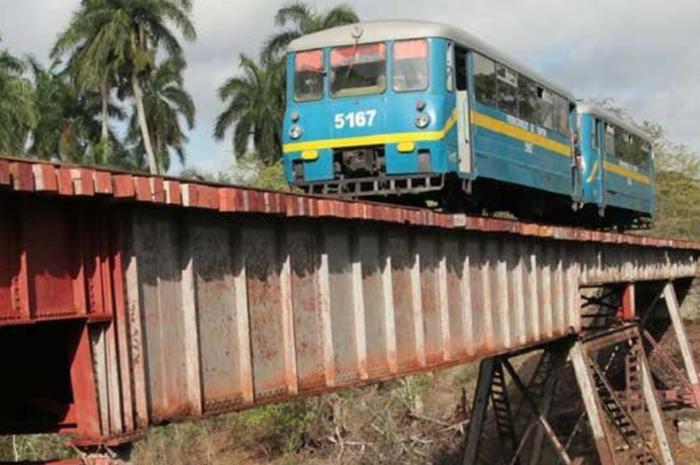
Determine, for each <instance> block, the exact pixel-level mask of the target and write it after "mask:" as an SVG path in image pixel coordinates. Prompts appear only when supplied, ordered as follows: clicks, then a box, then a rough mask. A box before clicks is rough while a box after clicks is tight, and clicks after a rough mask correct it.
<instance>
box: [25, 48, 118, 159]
mask: <svg viewBox="0 0 700 465" xmlns="http://www.w3.org/2000/svg"><path fill="white" fill-rule="evenodd" d="M27 61H28V64H29V69H30V70H31V74H32V94H33V104H34V108H35V109H36V113H37V122H36V125H35V128H34V129H33V130H32V131H31V138H30V139H31V144H30V145H29V147H28V149H27V153H28V154H30V155H32V156H36V157H39V158H43V159H47V160H60V161H64V162H71V163H80V164H119V163H117V159H116V157H113V156H112V155H113V154H114V152H115V151H114V150H110V151H105V150H104V148H103V147H102V145H99V146H98V143H96V142H97V141H99V140H100V123H99V122H98V121H97V120H96V119H95V115H96V114H99V113H100V108H101V99H100V96H99V94H98V93H95V92H91V91H83V90H80V89H79V88H78V87H76V86H74V85H73V84H72V83H71V82H70V80H69V79H68V78H67V76H66V75H65V74H61V73H59V72H58V71H57V69H56V64H54V65H52V66H51V67H49V68H46V67H44V66H42V65H41V64H40V63H39V62H38V61H37V60H36V59H34V58H33V57H29V58H28V59H27ZM108 110H109V111H110V112H111V114H112V115H113V116H114V117H116V118H122V117H123V115H122V113H121V111H120V110H119V109H118V108H115V107H110V108H108ZM108 137H109V141H110V142H111V143H112V144H116V145H119V142H118V141H117V140H116V137H115V136H114V134H112V133H111V132H108ZM110 149H111V147H110Z"/></svg>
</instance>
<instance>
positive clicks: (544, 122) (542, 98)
mask: <svg viewBox="0 0 700 465" xmlns="http://www.w3.org/2000/svg"><path fill="white" fill-rule="evenodd" d="M537 97H538V100H537V116H536V120H537V124H539V125H540V126H542V127H545V128H547V129H554V94H552V93H551V92H550V91H549V90H547V89H545V88H544V87H541V86H537Z"/></svg>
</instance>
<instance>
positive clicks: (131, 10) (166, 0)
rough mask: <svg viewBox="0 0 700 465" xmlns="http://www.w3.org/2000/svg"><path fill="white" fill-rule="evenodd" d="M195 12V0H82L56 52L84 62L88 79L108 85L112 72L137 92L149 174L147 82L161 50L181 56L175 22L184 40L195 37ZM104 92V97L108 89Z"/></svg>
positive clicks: (152, 161)
mask: <svg viewBox="0 0 700 465" xmlns="http://www.w3.org/2000/svg"><path fill="white" fill-rule="evenodd" d="M191 12H192V0H82V3H81V5H80V7H79V8H78V10H77V11H76V12H75V14H74V16H73V19H72V21H71V23H70V25H69V26H68V29H67V30H66V31H65V32H63V34H61V35H60V36H59V39H58V42H57V43H56V47H55V48H54V55H55V56H62V55H64V54H69V55H71V56H72V57H75V60H70V61H69V62H71V63H72V64H73V69H77V68H79V67H81V66H85V68H86V70H87V71H86V72H85V73H86V75H91V76H92V77H91V78H90V79H88V81H92V82H95V81H97V80H99V81H100V82H101V83H102V84H103V85H104V83H105V77H106V76H109V75H111V73H112V72H114V73H115V74H116V75H117V76H119V77H123V78H124V79H125V80H126V81H127V82H128V84H129V87H130V89H128V90H126V89H124V88H122V89H121V90H122V96H124V95H126V94H130V95H131V97H133V100H134V104H135V107H136V111H135V112H136V115H137V118H138V122H139V129H140V131H141V137H142V140H143V143H144V149H145V151H146V154H147V158H148V166H149V169H150V171H151V173H158V172H159V169H158V162H157V160H156V155H155V151H154V149H153V146H152V137H151V135H150V128H149V126H148V117H147V115H146V110H145V107H144V91H143V83H144V81H145V80H147V79H149V77H150V75H151V74H152V73H153V71H154V68H155V60H156V55H158V53H159V52H160V53H164V54H165V55H166V56H168V57H177V58H182V47H181V45H180V42H179V41H178V39H177V37H176V36H175V35H174V33H173V31H172V30H171V26H174V27H175V28H176V29H177V30H179V32H180V33H181V34H182V36H183V37H184V38H185V39H186V40H194V39H195V38H196V32H195V29H194V25H193V24H192V21H191V19H190V16H191ZM102 67H104V68H102ZM100 69H105V71H104V72H103V73H101V72H100V71H99V70H100ZM107 82H109V81H107ZM102 95H103V102H104V95H105V93H104V92H103V93H102Z"/></svg>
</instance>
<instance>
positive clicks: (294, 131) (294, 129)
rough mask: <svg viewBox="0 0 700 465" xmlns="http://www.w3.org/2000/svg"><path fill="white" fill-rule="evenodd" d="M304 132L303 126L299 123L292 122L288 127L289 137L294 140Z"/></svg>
mask: <svg viewBox="0 0 700 465" xmlns="http://www.w3.org/2000/svg"><path fill="white" fill-rule="evenodd" d="M303 134H304V128H302V127H301V125H300V124H292V126H291V127H290V128H289V137H291V138H292V139H294V140H297V139H299V138H300V137H301V136H302V135H303Z"/></svg>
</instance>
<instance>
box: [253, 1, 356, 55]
mask: <svg viewBox="0 0 700 465" xmlns="http://www.w3.org/2000/svg"><path fill="white" fill-rule="evenodd" d="M359 20H360V18H359V17H358V16H357V13H355V11H354V10H353V9H352V7H350V6H348V5H339V6H336V7H335V8H332V9H331V10H328V11H326V12H323V13H322V12H319V11H317V10H316V9H315V8H313V7H311V6H309V5H308V4H307V3H304V2H301V1H296V2H293V3H290V4H288V5H286V6H284V7H282V8H280V10H279V11H277V14H276V15H275V24H276V25H277V26H279V27H281V28H285V27H286V26H287V25H291V27H290V28H287V29H283V30H282V31H280V32H278V33H276V34H274V35H272V36H271V37H270V38H269V39H268V40H267V42H266V43H265V47H264V49H263V54H262V55H263V59H264V60H265V61H266V62H267V61H274V60H277V59H280V58H281V56H283V55H284V52H285V50H286V49H287V46H288V45H289V43H290V42H291V41H293V40H294V39H296V38H298V37H301V36H303V35H306V34H311V33H313V32H318V31H322V30H324V29H330V28H332V27H336V26H342V25H344V24H352V23H356V22H358V21H359Z"/></svg>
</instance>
